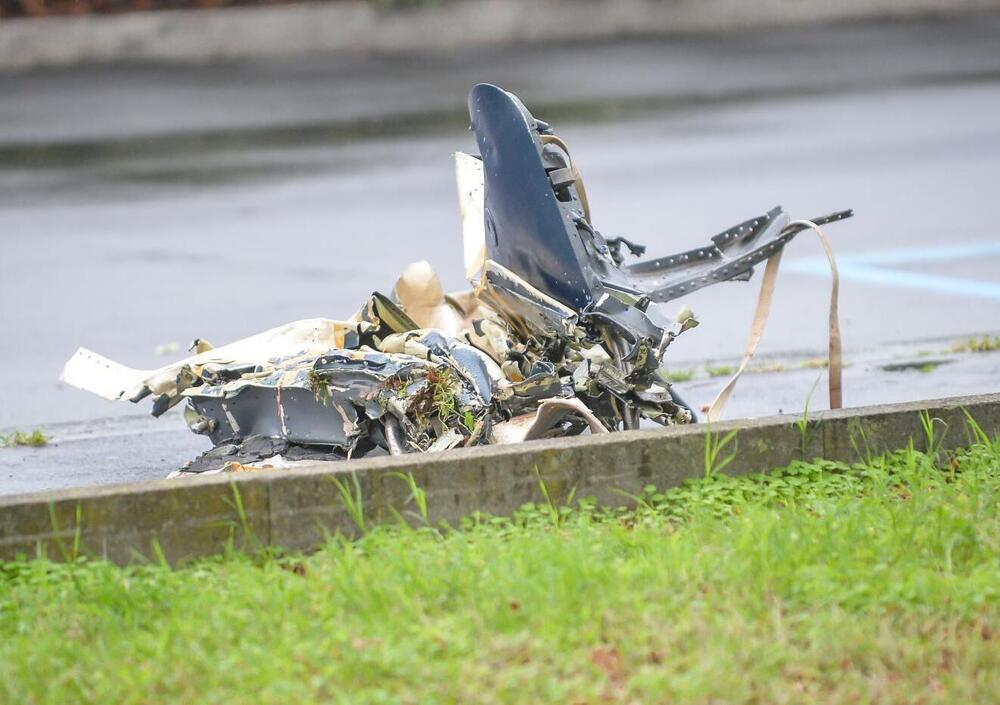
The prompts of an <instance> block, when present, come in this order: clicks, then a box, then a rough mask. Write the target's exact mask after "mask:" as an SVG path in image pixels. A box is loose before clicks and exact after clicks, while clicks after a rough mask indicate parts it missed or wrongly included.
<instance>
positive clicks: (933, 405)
mask: <svg viewBox="0 0 1000 705" xmlns="http://www.w3.org/2000/svg"><path fill="white" fill-rule="evenodd" d="M922 412H926V413H927V414H929V415H930V416H931V417H932V418H936V419H940V422H935V423H936V429H937V437H938V438H939V439H940V440H941V443H942V447H943V448H954V447H958V446H961V445H964V444H967V443H969V442H970V440H971V437H970V435H969V432H968V428H967V425H966V417H965V414H966V412H968V413H969V414H970V415H971V416H972V417H973V418H974V419H975V420H976V422H977V423H978V424H979V425H980V426H981V427H982V429H983V430H984V431H985V432H986V433H987V434H989V435H991V436H994V435H997V434H1000V394H989V395H982V396H974V397H955V398H951V399H943V400H936V401H926V402H916V403H907V404H892V405H886V406H873V407H865V408H860V409H847V410H840V411H827V412H820V413H817V414H815V415H814V416H813V417H812V419H811V420H810V422H809V429H810V430H809V433H808V434H807V435H806V437H805V439H803V436H802V434H801V433H800V432H799V428H798V427H797V426H796V421H797V419H796V418H795V417H791V416H776V417H770V418H766V419H757V420H749V421H731V422H726V423H720V424H716V425H714V426H713V427H709V426H707V425H696V426H689V427H676V428H669V429H662V430H653V431H629V432H626V433H615V434H607V435H601V436H587V437H579V438H562V439H556V440H548V441H533V442H530V443H525V444H521V445H517V446H492V447H480V448H472V449H461V450H454V451H449V452H448V453H446V454H442V455H414V456H406V457H403V458H373V459H368V460H357V461H353V462H350V463H322V464H319V463H318V464H317V465H316V466H315V467H307V468H299V469H295V470H279V471H268V472H260V473H253V474H246V475H235V476H220V475H215V476H211V477H202V478H192V479H186V480H173V481H158V482H150V483H144V484H131V485H119V486H113V487H105V488H83V489H73V490H64V491H56V492H42V493H35V494H28V495H19V496H10V497H4V498H0V559H3V558H7V559H9V558H13V557H14V556H15V555H17V554H26V555H35V554H36V552H37V551H39V550H41V551H44V552H45V553H46V555H48V556H49V557H52V558H57V559H58V558H62V557H68V556H71V555H74V554H76V553H77V551H79V553H80V554H87V555H92V556H97V557H103V558H107V559H109V560H112V561H115V562H118V563H128V562H131V561H133V560H137V559H140V558H149V557H152V556H154V555H156V554H157V552H158V551H162V553H163V555H164V556H166V558H167V559H168V560H170V561H171V562H174V561H179V560H185V559H190V558H194V557H197V556H205V555H211V554H215V553H219V552H221V551H223V550H225V548H226V547H227V546H232V547H234V548H243V547H247V546H252V545H272V546H280V547H282V548H284V549H287V550H293V551H306V550H310V549H313V548H315V547H317V546H318V545H320V544H321V543H322V542H323V541H324V539H325V537H326V536H328V535H329V534H330V533H335V532H338V531H339V532H343V533H345V534H348V535H351V534H355V533H356V532H357V527H356V526H355V524H354V522H353V521H352V519H351V517H350V514H349V512H348V511H347V509H346V507H345V502H344V501H343V498H342V496H341V490H340V488H338V486H337V482H340V483H341V486H342V487H344V488H346V489H348V490H352V491H353V488H354V478H356V481H357V486H358V488H360V493H361V497H362V498H363V502H364V515H365V520H366V522H368V523H379V522H387V521H395V520H396V518H397V517H398V515H399V513H402V512H404V511H405V510H407V509H412V503H411V504H408V501H409V494H410V491H409V487H408V486H407V484H406V482H405V481H404V480H403V479H401V478H400V476H399V474H400V473H411V474H412V475H413V478H414V479H415V481H416V483H417V485H418V486H419V487H421V488H422V489H423V490H424V491H425V492H426V495H427V504H428V513H429V517H430V519H431V521H432V522H433V523H435V524H437V523H439V522H442V521H445V522H449V523H452V524H454V523H456V522H458V521H459V520H461V519H462V518H463V517H465V516H468V515H469V514H471V513H473V512H476V511H482V512H486V513H490V514H495V515H505V514H510V513H511V512H513V511H514V510H516V509H517V508H518V507H519V506H521V505H522V504H524V503H526V502H538V501H541V496H540V492H539V486H538V478H537V477H536V476H535V470H536V469H537V471H538V473H539V475H540V476H541V478H542V479H543V480H544V481H545V483H546V487H547V488H548V491H549V493H550V495H551V496H552V497H553V500H554V501H557V502H560V501H564V500H565V499H566V498H567V497H568V496H569V493H570V492H571V491H573V490H574V489H575V491H576V496H577V497H590V496H592V497H595V498H596V499H597V500H598V501H599V502H601V503H604V504H612V505H621V504H623V503H625V502H624V500H623V498H622V495H621V494H620V493H621V492H627V493H637V492H639V491H641V489H642V488H643V487H644V486H646V485H650V484H652V485H655V486H656V487H658V488H661V489H663V488H668V487H672V486H676V485H678V484H680V483H682V482H683V481H684V480H687V479H689V478H694V477H700V476H701V475H702V474H703V473H704V449H705V441H706V434H709V433H713V434H726V433H728V432H729V431H732V430H735V431H736V439H735V447H736V449H737V450H738V454H737V457H736V459H735V460H734V462H733V463H732V464H731V465H729V466H728V467H727V468H726V472H727V473H730V474H745V473H752V472H760V471H766V470H769V469H772V468H775V467H780V466H783V465H787V464H788V463H790V462H791V461H793V460H795V459H798V458H801V457H803V454H804V457H807V458H813V457H817V456H821V457H824V458H827V459H830V460H840V461H845V462H855V461H857V460H859V459H861V458H863V457H864V456H865V455H866V454H879V453H883V452H885V451H888V450H894V449H898V448H902V447H905V446H906V445H907V443H909V442H910V441H911V440H912V441H913V442H914V444H915V446H916V447H918V448H921V447H923V446H924V444H925V440H924V431H923V428H922V425H921V420H920V414H921V413H922ZM803 441H804V445H803ZM352 472H355V473H356V474H355V475H354V477H353V478H352V477H351V473H352ZM335 481H336V482H335Z"/></svg>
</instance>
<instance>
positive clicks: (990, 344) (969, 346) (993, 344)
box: [951, 335, 1000, 352]
mask: <svg viewBox="0 0 1000 705" xmlns="http://www.w3.org/2000/svg"><path fill="white" fill-rule="evenodd" d="M951 349H952V352H994V351H996V350H1000V335H997V336H989V335H983V336H980V337H978V338H976V337H972V338H969V339H968V340H964V341H962V342H960V343H956V344H955V345H953V346H952V348H951Z"/></svg>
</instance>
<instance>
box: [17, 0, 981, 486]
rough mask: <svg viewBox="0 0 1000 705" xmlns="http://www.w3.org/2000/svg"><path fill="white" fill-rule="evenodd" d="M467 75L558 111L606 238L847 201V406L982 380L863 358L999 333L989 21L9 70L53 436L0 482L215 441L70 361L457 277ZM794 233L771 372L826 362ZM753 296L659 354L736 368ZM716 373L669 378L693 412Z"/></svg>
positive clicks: (32, 354)
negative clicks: (107, 391)
mask: <svg viewBox="0 0 1000 705" xmlns="http://www.w3.org/2000/svg"><path fill="white" fill-rule="evenodd" d="M480 80H485V81H492V82H496V83H499V84H501V85H504V86H505V87H507V88H509V89H511V90H514V91H515V92H518V93H519V94H520V95H521V97H522V98H523V99H524V100H525V102H526V103H527V104H528V105H529V107H531V108H532V109H533V110H534V112H535V113H536V115H538V116H539V117H542V118H544V119H547V120H550V121H552V122H555V124H556V127H557V128H558V129H559V131H560V132H561V133H562V135H563V136H564V137H565V138H566V139H567V141H568V142H569V144H570V146H571V147H572V149H573V153H574V157H575V158H576V160H577V161H578V162H579V164H580V166H581V168H582V170H583V173H584V175H585V177H586V180H587V189H588V192H589V193H590V200H591V202H592V204H594V217H595V220H596V224H597V225H598V227H599V228H600V229H601V230H602V232H604V233H605V234H606V235H618V234H620V235H624V236H626V237H629V238H630V239H633V240H637V241H640V242H643V243H645V244H646V245H647V246H648V247H649V252H650V253H651V254H654V255H656V254H668V253H670V252H674V251H679V250H684V249H688V248H690V247H694V246H697V245H699V244H701V243H702V242H704V241H706V240H707V238H708V237H709V236H711V235H712V234H714V233H715V232H718V231H719V230H722V229H724V228H725V227H728V226H729V225H731V224H733V223H736V222H739V221H740V220H742V219H744V218H746V217H749V216H753V215H756V214H757V213H760V212H763V211H764V210H766V209H767V208H769V207H771V206H773V205H775V204H778V203H781V204H783V205H784V206H785V207H786V208H787V209H788V210H789V211H790V212H791V213H792V215H793V216H795V217H809V216H816V215H820V214H822V213H826V212H829V211H832V210H837V209H840V208H844V207H853V208H855V209H856V210H857V213H858V215H857V217H856V218H855V219H854V220H852V221H848V222H846V223H843V224H840V225H835V226H831V227H830V228H829V231H828V232H829V235H830V236H831V238H832V239H833V241H834V246H835V248H836V251H837V253H838V255H839V256H840V258H841V263H842V270H843V275H844V276H843V283H842V300H841V313H842V325H843V330H844V339H845V344H846V346H847V349H848V362H851V361H852V360H854V361H855V365H854V367H853V368H850V369H853V372H851V371H849V372H848V375H847V386H846V390H845V401H846V403H847V404H849V405H850V404H861V403H871V402H875V401H879V400H902V399H904V398H919V397H928V396H948V395H951V394H953V393H972V392H975V391H983V392H985V391H997V390H998V389H1000V376H998V374H997V372H998V371H1000V364H997V358H996V356H989V355H988V356H981V357H976V358H974V359H970V361H968V362H962V361H958V362H955V363H954V364H950V365H944V366H941V367H940V368H937V369H935V370H934V371H933V372H931V373H929V374H922V373H913V374H916V375H918V376H917V377H913V376H912V375H911V376H910V377H907V376H905V374H903V375H902V376H901V373H887V372H884V371H881V370H880V369H879V365H880V364H882V363H883V362H884V361H886V360H889V359H892V358H893V357H894V356H900V355H901V356H902V357H904V358H905V357H919V353H922V352H926V351H927V350H929V349H931V348H934V349H938V350H943V349H946V348H947V345H948V344H947V342H938V343H921V342H912V341H923V340H928V339H935V340H941V341H946V340H947V339H948V338H953V337H961V336H965V335H969V334H975V333H982V332H987V331H997V330H1000V277H998V276H997V271H998V265H1000V232H998V230H997V226H996V224H995V222H994V220H993V206H994V202H995V194H996V193H997V188H998V185H1000V17H998V16H996V15H984V16H981V17H977V18H975V19H972V20H968V19H967V20H963V21H957V22H932V23H911V24H905V25H868V26H856V27H837V28H830V29H823V30H810V31H798V32H793V31H782V32H770V33H767V32H758V33H753V34H746V35H741V36H735V37H720V38H712V37H706V38H687V39H683V40H657V41H651V40H649V41H630V42H618V43H607V44H600V45H596V46H585V47H581V46H573V47H568V46H560V47H553V48H530V49H528V48H519V49H516V50H499V49H497V50H491V51H490V52H488V53H469V54H462V55H453V56H435V57H399V58H393V59H386V58H381V59H376V58H365V57H334V58H331V57H315V58H304V59H296V60H283V61H269V62H243V63H239V64H221V65H212V66H203V67H163V66H130V67H119V68H81V69H75V70H70V71H40V72H32V73H28V74H11V75H0V244H2V248H0V331H2V334H0V361H2V362H3V365H2V366H0V390H2V395H3V404H2V405H0V429H3V428H15V427H16V428H29V427H34V426H39V425H41V426H43V427H45V428H48V429H50V430H51V432H53V433H55V435H56V437H57V438H58V439H60V441H61V442H60V443H59V445H58V446H56V447H50V448H47V449H42V450H38V451H34V450H18V451H10V450H0V493H9V492H18V491H24V490H27V489H42V488H47V487H54V486H65V485H74V484H89V483H93V482H107V481H122V480H126V479H142V478H148V477H161V476H162V475H163V474H165V473H166V472H167V471H169V470H170V469H173V468H174V467H176V466H177V465H178V464H179V463H180V462H182V461H183V460H184V459H185V458H187V457H189V456H191V455H192V454H195V453H197V452H199V451H200V450H202V449H204V448H205V444H204V441H203V440H202V439H200V438H197V437H194V436H191V435H190V434H188V433H187V431H186V430H184V429H183V427H182V425H181V423H180V421H179V419H177V418H174V419H163V420H161V421H160V422H147V421H146V420H145V419H140V418H138V415H141V414H144V413H145V412H146V409H145V408H141V407H132V406H131V405H127V404H119V405H114V404H111V403H110V402H105V401H102V400H100V399H97V398H94V397H91V396H89V395H87V394H85V393H83V392H79V391H77V390H73V389H65V388H61V386H60V385H59V384H58V382H57V377H58V374H59V370H60V368H61V366H62V363H63V362H64V361H65V360H66V359H67V358H68V357H69V356H70V355H71V354H72V352H73V350H74V349H75V348H76V346H77V345H84V346H86V347H90V348H92V349H94V350H97V351H98V352H101V353H104V354H106V355H108V356H109V357H112V358H114V359H116V360H119V361H121V362H123V363H125V364H129V365H132V366H136V367H154V366H159V365H161V364H164V363H165V362H167V361H168V360H169V359H170V358H167V357H158V356H157V355H156V354H155V352H154V351H155V349H156V347H157V346H160V345H163V344H165V343H172V342H177V343H180V344H182V345H181V347H182V348H183V346H184V344H186V343H187V342H188V341H190V340H191V339H193V338H195V337H201V338H205V339H207V340H211V341H213V342H217V343H222V342H226V341H229V340H232V339H234V338H237V337H242V336H245V335H248V334H251V333H254V332H257V331H259V330H262V329H264V328H267V327H270V326H273V325H276V324H280V323H283V322H285V321H288V320H292V319H296V318H307V317H312V316H326V317H331V318H338V317H346V316H348V315H350V314H351V313H352V312H353V311H354V310H355V308H356V307H357V306H358V305H359V303H360V302H361V301H362V300H363V299H364V297H365V296H366V295H367V294H368V293H370V292H371V291H372V289H374V288H382V289H387V288H389V287H391V285H392V282H393V281H394V278H395V274H396V273H397V272H398V271H399V270H400V269H401V268H402V267H403V266H404V265H405V264H407V263H408V262H410V261H413V260H415V259H420V258H426V259H429V260H430V261H431V262H432V263H433V264H434V265H435V266H436V267H437V268H438V269H439V271H440V272H441V274H442V278H443V279H444V280H445V283H446V285H447V286H448V287H449V288H459V287H461V286H462V281H461V250H460V244H459V229H458V211H457V205H456V197H455V189H454V184H453V174H452V167H451V162H450V154H451V152H453V151H455V150H459V149H461V150H473V143H472V139H471V136H470V135H469V133H468V132H467V130H466V129H465V122H464V117H463V104H464V98H465V93H466V91H467V90H468V88H469V87H470V86H471V85H472V84H473V83H474V82H476V81H480ZM809 237H810V236H809V235H803V236H801V237H800V238H799V240H797V241H796V242H795V243H793V244H792V245H791V246H790V247H789V249H788V251H787V254H786V257H785V262H784V268H785V271H784V272H783V274H782V277H781V280H780V281H779V285H778V293H777V299H776V304H775V306H774V310H773V313H772V319H771V322H770V324H769V327H768V331H767V335H766V337H765V340H764V343H763V344H762V348H761V349H762V352H763V353H765V354H767V353H770V354H775V355H778V354H780V355H785V356H788V355H792V354H796V353H802V354H805V355H811V354H814V353H817V352H820V351H822V349H823V348H824V346H825V330H826V326H825V318H826V298H827V290H828V279H827V278H826V277H825V276H824V275H823V274H822V270H821V269H819V268H818V265H817V261H816V258H817V257H818V256H819V255H820V254H821V253H820V250H819V247H818V245H817V244H816V243H815V242H812V241H810V240H809ZM755 297H756V286H755V285H754V284H741V283H734V284H728V285H722V286H718V287H714V288H712V289H709V290H706V291H703V292H699V293H698V294H696V295H694V296H692V297H690V300H688V301H685V302H684V303H688V304H689V305H691V306H692V307H693V308H694V310H695V312H696V314H698V316H699V318H700V319H701V320H702V325H701V326H700V327H699V328H697V329H695V330H693V331H691V332H690V333H687V334H685V336H684V337H683V338H681V339H680V340H679V341H677V343H675V346H674V347H673V348H672V349H671V350H670V352H669V354H668V355H669V356H668V360H669V359H673V360H674V361H675V363H676V365H677V367H678V368H685V367H690V366H693V365H694V364H695V363H696V362H700V361H703V360H706V359H715V360H730V359H733V358H736V357H738V355H739V353H740V351H741V349H742V347H743V345H744V338H745V335H746V330H747V327H748V325H749V319H750V314H751V311H752V308H753V304H754V301H755ZM680 303H681V302H677V304H676V305H678V306H679V305H680ZM668 306H672V305H668ZM897 343H899V344H900V345H898V346H897V345H896V344H897ZM935 346H936V347H935ZM900 351H902V352H900ZM964 359H965V358H963V360H964ZM765 377H766V378H765ZM719 381H720V380H703V381H697V380H696V381H693V382H690V383H686V384H685V385H682V388H683V389H684V390H685V392H686V393H687V395H688V396H689V397H691V399H690V400H691V401H692V402H694V403H696V404H701V403H703V402H706V401H708V400H709V399H710V398H711V396H712V395H713V394H714V392H715V390H716V387H717V384H718V383H719ZM814 381H815V374H806V373H805V372H804V371H801V372H796V373H787V374H784V375H778V376H773V377H772V376H770V375H768V376H764V375H759V376H756V377H755V378H754V380H753V381H750V382H748V383H747V384H746V385H744V386H742V387H741V388H740V389H739V390H738V391H737V395H736V397H735V399H734V402H733V405H732V411H731V415H733V416H740V415H762V414H766V413H774V412H776V411H777V410H778V409H783V410H784V411H794V410H795V409H793V408H789V405H795V404H797V403H798V400H804V399H805V397H806V396H807V395H808V393H809V389H810V388H811V387H812V385H813V382H814ZM820 398H821V396H820ZM815 405H816V404H814V406H815ZM819 405H820V406H821V404H819ZM799 406H801V404H799ZM118 416H125V417H126V418H125V420H123V421H109V420H107V419H109V418H111V417H118Z"/></svg>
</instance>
